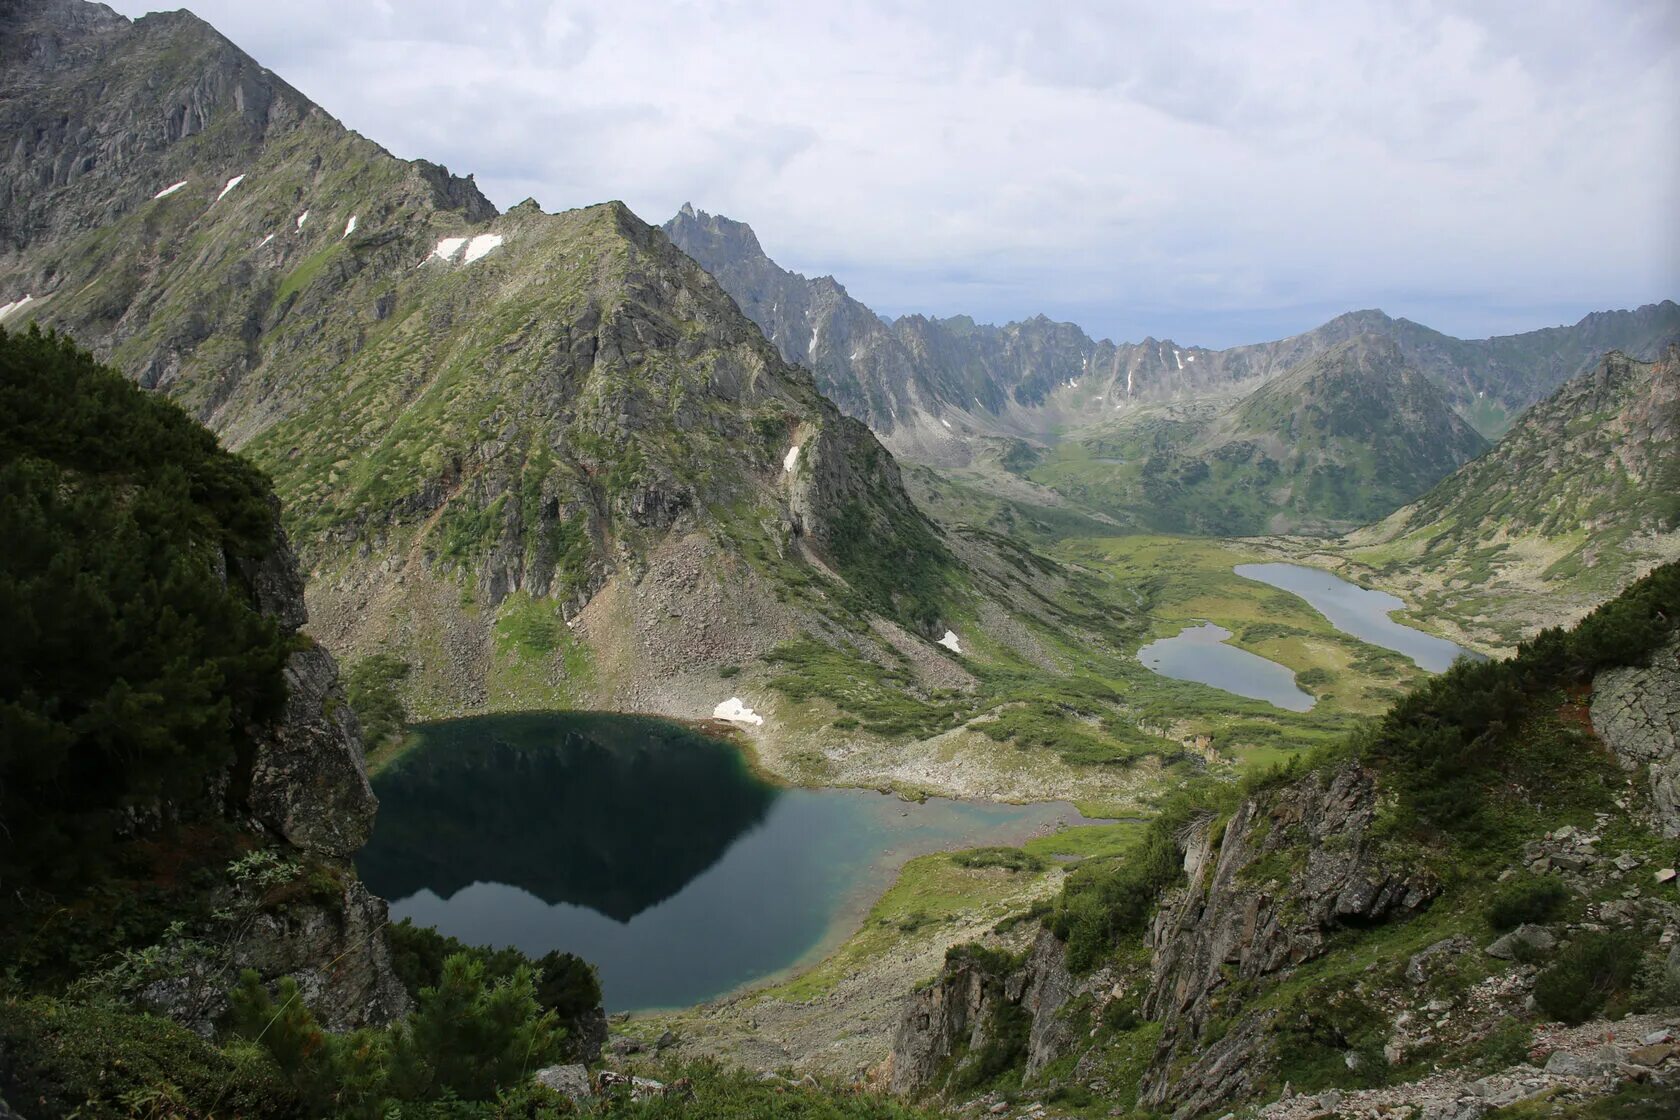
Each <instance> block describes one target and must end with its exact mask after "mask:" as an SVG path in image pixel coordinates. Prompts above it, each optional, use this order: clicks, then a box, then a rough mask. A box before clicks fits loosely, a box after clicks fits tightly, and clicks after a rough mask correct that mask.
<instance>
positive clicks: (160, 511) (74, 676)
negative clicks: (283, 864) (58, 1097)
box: [0, 328, 289, 893]
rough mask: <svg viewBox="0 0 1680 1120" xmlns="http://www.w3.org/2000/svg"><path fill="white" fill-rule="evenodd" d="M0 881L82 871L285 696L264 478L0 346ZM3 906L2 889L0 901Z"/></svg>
mask: <svg viewBox="0 0 1680 1120" xmlns="http://www.w3.org/2000/svg"><path fill="white" fill-rule="evenodd" d="M0 539H3V540H5V542H6V545H5V548H4V549H3V550H0V629H3V631H4V633H5V634H6V643H7V656H6V657H5V658H4V659H3V661H0V822H3V824H4V827H5V830H6V833H7V843H6V844H5V845H4V846H3V847H0V879H3V880H6V881H12V882H15V881H17V880H18V879H21V880H23V881H24V882H27V883H43V884H55V885H62V884H65V883H69V882H74V881H86V880H87V879H89V878H91V877H94V876H96V875H98V874H99V873H100V872H101V870H102V869H103V868H104V867H105V866H106V865H108V864H109V862H110V860H111V859H112V858H113V854H112V847H113V840H114V838H115V825H116V824H117V823H118V822H119V821H120V820H121V819H123V818H124V817H125V816H126V815H128V814H133V813H146V812H148V811H153V810H155V808H156V806H158V805H159V804H161V803H163V802H164V801H167V800H169V799H170V798H171V797H176V796H180V795H182V794H187V795H191V794H194V793H196V792H197V791H198V790H199V789H201V788H202V787H203V784H204V783H205V781H206V780H207V779H208V778H209V776H210V775H211V774H212V773H214V772H216V771H219V770H222V769H224V768H226V767H227V766H228V765H229V764H230V763H231V762H232V761H233V760H234V757H235V755H236V753H237V752H238V751H239V750H240V749H241V747H242V744H243V743H244V741H245V739H246V731H245V729H246V728H247V727H249V726H251V725H253V724H261V723H263V722H264V721H266V720H268V719H270V718H272V717H273V716H274V715H275V714H276V713H277V712H278V711H279V708H280V705H281V703H282V701H283V699H284V696H285V686H284V682H283V680H282V677H281V666H282V665H283V663H284V661H285V659H286V656H287V654H288V652H289V650H288V648H287V639H286V638H285V637H284V636H283V635H282V634H281V632H280V630H279V628H278V627H277V626H276V625H275V623H274V622H273V621H272V620H270V619H267V618H264V617H263V616H262V615H261V614H260V613H259V612H258V610H257V609H256V608H255V606H254V605H253V598H252V594H251V592H250V590H249V581H250V580H251V579H252V578H253V577H254V575H255V574H256V568H257V567H258V566H259V565H261V563H262V562H263V561H264V559H265V558H266V557H267V556H268V554H269V551H270V550H271V548H272V547H273V543H274V505H273V497H272V494H271V491H270V490H269V487H268V484H267V481H266V480H265V479H264V478H263V476H262V474H261V473H260V472H259V471H257V470H256V468H254V467H252V466H251V465H250V464H248V463H247V462H245V461H244V460H243V459H241V458H239V457H238V456H236V455H232V454H229V453H228V452H226V451H224V450H222V449H221V448H220V447H219V446H218V445H217V443H216V439H215V437H214V436H212V435H211V434H210V433H209V432H208V431H206V430H205V429H204V428H203V427H201V426H200V425H198V424H197V423H195V422H194V421H193V420H192V419H191V418H190V417H188V416H187V415H186V414H185V413H183V412H182V411H181V410H180V409H179V408H177V407H176V406H175V405H173V404H171V403H169V402H168V401H166V400H164V399H162V398H160V397H156V396H153V395H150V394H147V393H144V392H142V391H141V390H140V389H139V388H137V387H136V386H135V385H134V384H133V383H131V382H129V381H128V380H126V379H125V378H123V377H121V376H119V375H118V374H116V373H113V372H112V371H110V370H108V369H105V368H104V367H102V366H100V365H98V364H97V363H95V362H94V361H93V359H92V358H91V357H89V356H88V355H87V354H85V353H83V352H82V351H80V350H78V349H76V347H75V346H73V345H72V344H71V343H69V342H68V341H66V340H65V339H63V338H59V337H57V336H54V335H50V334H41V333H39V332H38V331H36V330H35V329H34V328H31V329H30V331H29V332H28V333H27V334H9V333H7V332H5V331H4V330H0ZM8 893H11V892H8Z"/></svg>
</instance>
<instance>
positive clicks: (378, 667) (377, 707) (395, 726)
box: [344, 653, 409, 753]
mask: <svg viewBox="0 0 1680 1120" xmlns="http://www.w3.org/2000/svg"><path fill="white" fill-rule="evenodd" d="M408 671H409V664H408V662H406V661H404V660H403V659H402V658H400V657H393V656H392V655H391V654H388V653H375V654H370V655H368V656H367V657H364V658H361V659H360V660H358V661H355V662H352V663H351V664H350V667H349V668H348V669H347V670H346V672H345V674H344V692H345V695H346V696H348V697H349V699H350V707H351V708H352V709H353V710H354V711H355V713H356V719H357V721H358V722H360V723H361V725H362V741H363V742H364V743H366V744H367V749H368V751H369V752H370V753H371V752H373V751H376V750H378V749H379V748H380V747H383V746H385V745H386V744H388V743H391V742H394V741H395V740H397V739H400V738H401V737H402V733H403V729H404V728H406V727H407V726H408V712H407V711H405V710H404V708H403V703H402V697H401V696H399V695H397V683H398V682H399V681H401V680H402V679H403V678H404V677H406V676H408Z"/></svg>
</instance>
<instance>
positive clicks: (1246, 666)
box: [1138, 622, 1313, 712]
mask: <svg viewBox="0 0 1680 1120" xmlns="http://www.w3.org/2000/svg"><path fill="white" fill-rule="evenodd" d="M1230 636H1231V632H1230V631H1229V630H1227V629H1225V628H1224V627H1223V626H1215V625H1214V624H1213V623H1211V622H1204V623H1202V624H1201V625H1199V626H1186V627H1185V628H1184V629H1183V630H1181V631H1179V632H1178V633H1177V634H1174V635H1173V636H1172V637H1170V638H1160V639H1157V640H1156V641H1153V642H1150V643H1149V644H1148V645H1146V646H1144V647H1143V648H1142V649H1140V650H1138V660H1139V661H1141V662H1143V663H1144V665H1145V666H1147V667H1148V668H1150V669H1152V670H1153V671H1155V672H1157V673H1159V674H1161V675H1162V676H1163V677H1172V678H1173V679H1175V680H1181V681H1197V682H1199V683H1201V684H1210V685H1212V686H1213V687H1215V688H1220V689H1224V690H1225V691H1226V692H1234V693H1236V694H1237V695H1238V696H1247V697H1249V698H1250V699H1254V700H1264V701H1266V702H1267V703H1268V704H1273V705H1276V706H1277V707H1279V708H1285V709H1287V710H1289V711H1291V712H1305V711H1308V710H1309V709H1311V708H1312V706H1313V698H1312V696H1311V694H1309V693H1307V692H1304V691H1302V689H1301V687H1300V686H1299V685H1297V684H1296V683H1295V674H1294V673H1292V672H1290V671H1289V669H1288V668H1286V667H1285V666H1282V665H1279V664H1278V663H1277V662H1275V661H1268V660H1267V659H1266V658H1264V657H1261V656H1260V655H1259V654H1255V653H1250V652H1248V651H1247V650H1246V649H1238V648H1237V647H1236V646H1232V645H1226V644H1225V639H1227V638H1229V637H1230Z"/></svg>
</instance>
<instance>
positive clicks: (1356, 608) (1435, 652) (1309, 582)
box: [1232, 564, 1481, 673]
mask: <svg viewBox="0 0 1680 1120" xmlns="http://www.w3.org/2000/svg"><path fill="white" fill-rule="evenodd" d="M1232 571H1234V572H1236V573H1237V575H1239V576H1242V577H1243V578H1244V579H1252V580H1258V581H1259V582H1261V583H1265V584H1270V585H1271V586H1272V587H1276V588H1279V589H1280V590H1283V591H1288V592H1290V593H1292V594H1295V595H1299V596H1300V597H1301V598H1303V599H1305V600H1306V601H1307V602H1308V603H1309V604H1311V605H1312V607H1313V609H1314V610H1316V611H1318V613H1319V614H1322V615H1323V616H1324V617H1325V618H1326V619H1328V620H1329V621H1330V625H1332V626H1334V627H1335V628H1336V629H1338V630H1340V631H1341V632H1342V633H1344V634H1350V635H1352V636H1353V637H1355V638H1358V639H1360V640H1361V641H1366V642H1370V643H1371V644H1372V645H1374V646H1382V647H1383V648H1384V649H1391V650H1393V651H1394V652H1395V653H1398V654H1402V655H1404V656H1406V657H1409V658H1411V659H1412V661H1413V662H1414V663H1415V664H1416V665H1417V667H1418V668H1420V669H1425V670H1428V671H1429V672H1431V673H1440V672H1444V671H1445V670H1447V669H1448V668H1450V667H1451V666H1452V663H1453V662H1454V661H1456V660H1457V659H1458V658H1460V657H1472V658H1475V659H1476V660H1481V655H1480V654H1478V653H1474V652H1472V651H1470V650H1467V649H1465V648H1464V647H1462V646H1460V645H1458V644H1456V643H1454V642H1449V641H1447V640H1446V639H1445V638H1437V637H1435V636H1434V635H1433V634H1425V633H1424V632H1423V631H1422V630H1414V629H1413V628H1412V627H1410V626H1405V625H1402V624H1401V623H1398V622H1395V621H1394V620H1393V619H1392V618H1390V617H1389V612H1390V611H1397V610H1400V609H1402V608H1403V607H1405V605H1406V604H1405V602H1404V601H1402V600H1400V599H1397V598H1395V597H1394V596H1393V595H1390V594H1388V593H1387V592H1386V591H1372V590H1370V589H1369V588H1364V587H1360V586H1358V585H1357V584H1352V583H1349V582H1348V581H1347V580H1345V579H1342V578H1340V577H1339V576H1333V575H1331V574H1330V573H1329V572H1326V571H1321V570H1319V569H1318V568H1307V567H1303V566H1301V565H1300V564H1238V565H1237V566H1236V567H1235V568H1233V569H1232Z"/></svg>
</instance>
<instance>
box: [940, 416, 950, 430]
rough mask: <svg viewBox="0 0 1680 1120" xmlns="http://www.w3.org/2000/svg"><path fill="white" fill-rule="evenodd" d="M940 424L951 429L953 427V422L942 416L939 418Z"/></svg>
mask: <svg viewBox="0 0 1680 1120" xmlns="http://www.w3.org/2000/svg"><path fill="white" fill-rule="evenodd" d="M939 422H940V423H941V424H943V425H945V426H946V427H947V428H949V427H950V426H951V422H950V421H949V420H947V419H945V417H943V416H941V417H940V418H939Z"/></svg>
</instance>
